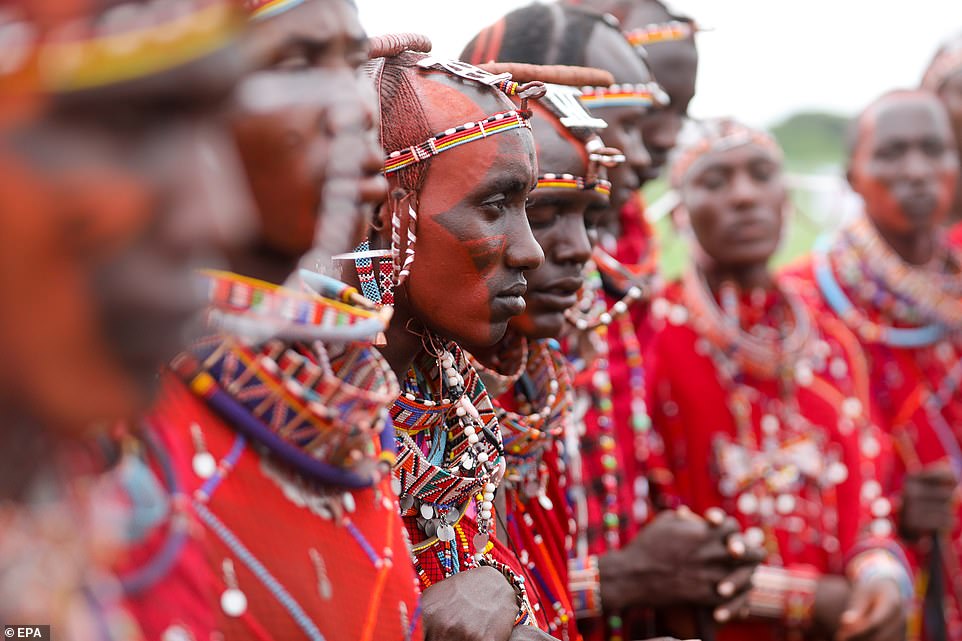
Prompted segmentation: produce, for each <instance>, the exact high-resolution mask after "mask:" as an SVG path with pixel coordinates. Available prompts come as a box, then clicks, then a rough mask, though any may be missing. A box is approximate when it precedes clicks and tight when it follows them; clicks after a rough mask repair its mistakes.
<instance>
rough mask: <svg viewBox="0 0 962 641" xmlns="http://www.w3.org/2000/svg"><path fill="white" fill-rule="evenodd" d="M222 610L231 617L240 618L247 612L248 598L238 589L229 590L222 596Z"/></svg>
mask: <svg viewBox="0 0 962 641" xmlns="http://www.w3.org/2000/svg"><path fill="white" fill-rule="evenodd" d="M220 609H221V610H223V611H224V614H226V615H227V616H229V617H235V618H236V617H239V616H241V615H242V614H244V613H245V612H247V596H246V595H245V594H244V593H243V592H241V591H240V590H238V589H237V588H227V589H226V590H224V593H223V594H221V595H220Z"/></svg>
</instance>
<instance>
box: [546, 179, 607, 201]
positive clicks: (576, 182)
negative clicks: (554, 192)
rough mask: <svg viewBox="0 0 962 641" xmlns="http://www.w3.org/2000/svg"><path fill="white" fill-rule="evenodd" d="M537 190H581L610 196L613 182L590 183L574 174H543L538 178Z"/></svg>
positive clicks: (593, 181)
mask: <svg viewBox="0 0 962 641" xmlns="http://www.w3.org/2000/svg"><path fill="white" fill-rule="evenodd" d="M535 189H581V190H582V191H596V192H598V193H599V194H602V195H604V196H610V195H611V181H609V180H602V179H598V180H591V181H588V180H586V179H585V178H582V177H581V176H574V175H572V174H542V175H540V176H538V185H537V186H536V187H535Z"/></svg>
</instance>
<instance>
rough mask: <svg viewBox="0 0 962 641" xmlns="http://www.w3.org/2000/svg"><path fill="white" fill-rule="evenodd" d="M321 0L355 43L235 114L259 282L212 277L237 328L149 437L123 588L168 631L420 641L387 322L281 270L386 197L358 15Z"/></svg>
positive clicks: (365, 305) (218, 314)
mask: <svg viewBox="0 0 962 641" xmlns="http://www.w3.org/2000/svg"><path fill="white" fill-rule="evenodd" d="M310 4H311V5H312V8H311V11H312V13H311V15H312V16H313V17H314V18H315V20H316V21H317V22H318V23H319V24H323V25H325V27H326V30H325V31H324V32H323V33H324V34H326V37H327V38H329V40H328V39H325V38H324V37H322V36H321V35H319V34H316V33H315V34H314V38H315V39H316V42H315V46H317V47H318V48H320V49H324V48H326V47H328V46H329V47H330V51H336V52H338V53H337V55H328V56H324V57H323V58H321V59H318V60H315V61H313V64H312V65H311V66H309V67H305V69H303V70H301V71H300V72H297V73H292V72H291V71H289V70H287V69H284V70H275V69H270V70H264V71H260V72H257V73H254V74H252V75H250V76H248V77H247V78H246V79H245V80H244V81H243V82H242V83H241V85H240V86H239V87H238V90H237V92H236V96H235V102H234V108H233V110H232V113H231V123H232V125H233V128H234V133H235V138H236V140H237V142H238V146H239V149H240V151H241V156H242V158H243V161H244V165H245V168H246V169H247V172H248V176H249V182H250V185H251V187H252V188H253V196H254V199H255V201H256V203H257V205H258V211H259V215H260V219H261V230H262V231H261V233H260V235H259V238H258V242H257V243H256V244H255V245H254V246H253V247H252V248H251V249H250V250H248V251H245V252H238V253H235V254H233V255H232V256H231V264H232V266H233V267H234V268H235V269H236V270H238V271H239V272H240V273H225V272H206V273H205V281H206V285H207V288H208V292H209V295H210V302H211V304H212V309H211V313H210V320H211V321H212V322H213V323H214V324H215V325H216V327H217V328H219V329H220V330H221V331H220V332H218V333H217V334H215V335H213V336H210V337H209V338H206V339H204V340H202V341H199V342H197V343H196V344H194V345H192V346H191V347H190V349H189V350H188V351H185V352H184V353H182V354H180V355H179V356H177V357H176V358H175V359H173V361H172V362H171V365H170V369H169V370H168V371H167V372H165V373H164V377H163V380H164V387H163V395H162V397H161V399H160V402H159V403H158V405H157V407H156V408H155V410H154V411H153V413H152V414H151V415H150V416H148V417H147V419H146V420H145V421H144V428H143V433H142V434H140V435H139V437H140V438H139V442H140V443H141V444H142V449H143V453H142V458H143V459H144V460H145V461H147V462H149V463H150V465H151V466H152V467H153V468H154V469H155V471H156V472H157V476H158V478H157V479H156V480H155V481H154V483H153V487H145V488H144V490H143V495H142V496H141V497H134V498H135V499H136V498H141V499H142V500H140V501H138V502H135V505H140V506H146V505H149V503H150V501H153V503H154V505H160V506H163V507H162V509H156V508H155V512H154V513H153V514H146V515H145V516H146V517H148V518H146V519H145V522H144V523H142V524H141V527H140V529H139V532H138V534H139V535H140V536H139V538H140V545H138V546H136V547H135V548H134V549H132V550H131V552H130V557H131V558H130V562H129V563H128V564H127V566H126V567H125V568H124V572H123V574H122V580H123V584H124V587H125V589H126V590H127V593H128V602H129V603H130V609H131V610H132V611H134V612H136V614H137V616H138V620H139V621H140V623H141V626H142V628H143V629H144V632H145V634H146V635H147V636H148V637H149V638H156V639H168V638H177V639H180V638H193V639H206V638H211V637H214V636H217V635H220V636H223V637H225V638H230V639H268V638H269V639H315V640H317V639H329V640H330V639H343V640H345V641H346V640H348V639H350V640H356V639H362V640H363V639H398V640H401V639H411V638H420V625H419V621H418V618H419V615H418V608H417V596H418V592H417V589H416V583H415V576H414V572H413V569H412V567H411V565H410V563H409V562H408V551H407V546H406V541H405V536H404V530H403V528H402V526H401V520H400V517H399V515H398V509H397V500H396V496H395V494H394V492H393V490H392V488H391V481H390V473H389V471H390V464H391V462H392V461H393V430H391V427H390V423H389V421H388V420H387V407H388V405H389V404H390V403H391V402H392V401H393V399H394V397H395V396H396V395H397V392H398V387H397V381H396V378H395V376H394V374H393V372H392V371H391V370H390V367H389V366H388V365H387V363H386V362H385V361H384V360H383V358H382V357H381V356H380V354H379V352H377V351H376V350H375V349H374V348H373V347H371V346H370V345H366V344H365V343H364V341H368V342H369V341H371V340H373V338H374V336H375V335H376V334H377V333H378V332H379V331H381V330H383V328H384V325H385V322H384V321H385V318H384V317H383V315H381V314H379V313H377V312H376V310H374V309H373V303H370V302H365V301H364V300H362V299H361V297H360V296H359V294H357V292H356V290H353V289H352V288H350V287H348V286H346V285H344V284H343V283H340V282H339V281H336V280H334V279H331V278H327V277H323V276H319V275H318V274H316V273H314V272H311V271H306V272H303V275H302V278H303V280H304V284H303V286H302V287H300V288H298V289H295V288H293V287H291V288H285V287H278V286H277V285H276V284H273V283H272V282H268V281H266V280H264V279H272V280H273V281H274V282H277V281H282V280H284V279H285V278H286V277H287V276H288V274H290V273H291V272H292V271H294V270H296V268H297V265H298V262H299V260H300V259H301V258H302V254H304V252H305V251H309V250H311V249H314V248H316V247H312V246H315V245H319V243H317V244H315V243H314V238H315V229H317V230H318V233H319V234H324V233H325V229H329V228H331V227H335V226H339V225H340V226H344V227H346V228H348V229H349V230H353V231H354V232H355V234H354V236H353V237H352V236H351V234H350V233H348V234H342V238H344V240H343V241H342V244H341V245H340V246H336V245H330V246H329V249H330V250H331V251H346V250H348V249H350V248H351V247H352V246H353V245H354V244H356V243H357V242H359V241H360V237H359V235H358V233H357V232H358V231H360V230H361V229H362V227H361V226H360V225H359V224H358V221H360V220H364V219H369V218H370V212H371V208H372V205H373V203H374V202H376V201H380V200H382V199H383V198H384V195H385V183H384V180H383V178H382V177H380V176H379V170H380V166H381V157H382V154H381V151H380V148H379V147H378V146H377V145H376V144H375V142H374V139H373V136H372V135H371V129H372V127H373V126H374V124H375V116H374V114H375V111H374V105H373V104H372V102H371V100H370V99H371V98H372V97H373V93H372V92H371V91H370V89H369V86H368V85H367V83H366V79H361V78H360V77H359V75H358V74H357V67H358V65H359V63H358V61H359V59H363V58H364V52H365V49H366V46H367V45H366V41H365V40H361V39H357V38H354V37H353V34H355V33H356V32H357V31H358V29H359V26H358V23H357V16H356V13H355V12H354V10H353V8H352V7H351V6H350V5H349V4H348V3H346V2H345V1H344V0H314V1H313V2H311V3H310ZM275 16H277V14H275ZM273 19H280V18H279V17H274V18H268V20H273ZM262 26H264V27H265V28H266V26H265V25H258V26H257V27H256V28H261V27H262ZM345 42H347V43H349V46H346V47H342V46H341V45H342V44H344V43H345ZM374 46H375V47H376V46H377V45H376V43H375V45H374ZM295 53H297V54H298V55H299V53H300V52H295ZM265 59H267V60H271V61H273V62H275V63H278V62H279V61H278V59H274V58H269V57H267V58H265ZM285 60H286V59H285ZM335 161H336V162H335ZM364 201H366V202H364ZM357 210H360V212H359V213H355V212H356V211H357ZM321 253H323V251H322V252H321ZM328 259H329V256H328ZM312 290H316V291H312ZM145 485H146V484H145ZM145 499H146V500H145ZM158 603H163V604H165V607H163V608H158V607H157V604H158Z"/></svg>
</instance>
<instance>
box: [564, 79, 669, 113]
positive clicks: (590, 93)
mask: <svg viewBox="0 0 962 641" xmlns="http://www.w3.org/2000/svg"><path fill="white" fill-rule="evenodd" d="M581 94H582V95H581V98H580V100H581V104H582V105H584V106H585V107H587V108H589V109H597V108H599V107H644V108H646V109H647V108H650V107H667V106H668V104H669V98H668V94H667V93H665V90H664V89H662V88H661V85H659V84H658V83H657V82H645V83H638V84H621V85H611V86H610V87H582V88H581Z"/></svg>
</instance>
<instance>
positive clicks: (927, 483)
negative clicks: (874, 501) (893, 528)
mask: <svg viewBox="0 0 962 641" xmlns="http://www.w3.org/2000/svg"><path fill="white" fill-rule="evenodd" d="M955 486H956V479H955V474H954V473H953V472H952V469H951V468H949V467H948V466H946V465H944V464H936V465H931V466H929V467H926V468H924V469H922V470H921V471H919V472H915V473H913V474H909V475H907V476H906V477H905V483H904V484H903V486H902V511H901V514H900V522H899V527H900V529H901V532H902V535H903V536H904V537H905V538H906V539H909V540H912V541H916V540H918V539H920V538H922V537H923V536H928V535H931V534H934V533H936V532H941V531H945V530H948V529H949V528H951V527H952V524H953V520H954V518H955V509H954V505H953V503H954V501H953V497H954V495H955Z"/></svg>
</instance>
